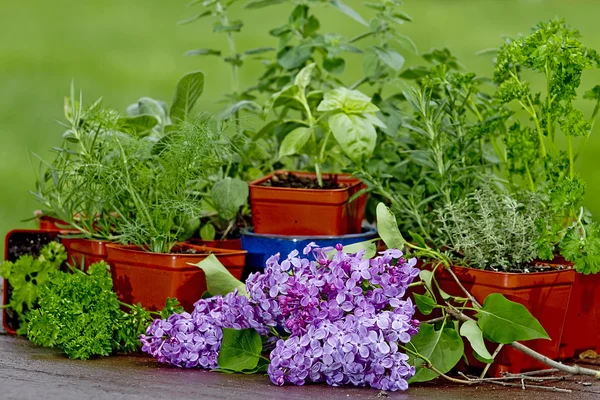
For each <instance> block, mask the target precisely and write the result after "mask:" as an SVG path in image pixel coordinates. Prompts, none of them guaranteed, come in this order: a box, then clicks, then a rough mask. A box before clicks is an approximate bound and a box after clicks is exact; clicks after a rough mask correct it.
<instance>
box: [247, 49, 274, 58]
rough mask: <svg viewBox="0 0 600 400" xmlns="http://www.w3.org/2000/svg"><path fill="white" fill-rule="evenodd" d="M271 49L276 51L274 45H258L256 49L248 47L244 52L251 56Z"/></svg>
mask: <svg viewBox="0 0 600 400" xmlns="http://www.w3.org/2000/svg"><path fill="white" fill-rule="evenodd" d="M270 51H275V48H274V47H258V48H256V49H248V50H246V51H245V52H244V54H246V55H249V56H254V55H257V54H263V53H268V52H270Z"/></svg>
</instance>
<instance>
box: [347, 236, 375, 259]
mask: <svg viewBox="0 0 600 400" xmlns="http://www.w3.org/2000/svg"><path fill="white" fill-rule="evenodd" d="M363 249H364V250H365V255H364V256H363V259H364V260H370V259H371V258H373V257H375V254H377V246H376V245H375V243H373V242H372V241H370V240H366V241H364V242H358V243H352V244H349V245H347V246H344V248H343V250H344V252H345V253H350V254H352V253H358V252H359V251H361V250H363Z"/></svg>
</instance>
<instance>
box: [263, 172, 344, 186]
mask: <svg viewBox="0 0 600 400" xmlns="http://www.w3.org/2000/svg"><path fill="white" fill-rule="evenodd" d="M262 185H263V186H272V187H285V188H294V189H326V190H330V189H341V188H343V187H344V185H343V184H341V183H340V182H339V181H338V179H337V175H330V174H325V175H324V176H323V186H319V183H318V181H317V179H315V178H310V177H303V176H298V175H296V174H293V173H279V174H275V175H273V177H272V178H271V179H268V180H266V181H264V182H263V183H262Z"/></svg>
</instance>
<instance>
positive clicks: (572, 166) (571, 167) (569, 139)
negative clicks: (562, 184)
mask: <svg viewBox="0 0 600 400" xmlns="http://www.w3.org/2000/svg"><path fill="white" fill-rule="evenodd" d="M567 142H568V143H569V177H570V178H571V179H573V178H575V160H574V159H573V137H572V136H570V135H569V136H567Z"/></svg>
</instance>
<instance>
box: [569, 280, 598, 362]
mask: <svg viewBox="0 0 600 400" xmlns="http://www.w3.org/2000/svg"><path fill="white" fill-rule="evenodd" d="M599 291H600V274H595V275H583V274H579V273H577V274H576V275H575V282H573V292H572V293H571V301H570V302H569V308H568V311H567V321H566V323H565V330H564V332H563V337H562V343H561V349H560V358H563V359H564V358H571V357H574V356H575V355H578V354H579V353H581V352H583V351H586V350H590V349H592V350H595V351H597V352H599V353H600V295H599V294H600V292H599Z"/></svg>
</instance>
